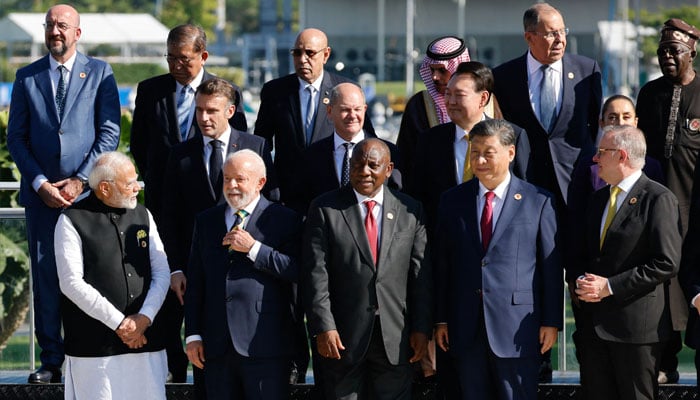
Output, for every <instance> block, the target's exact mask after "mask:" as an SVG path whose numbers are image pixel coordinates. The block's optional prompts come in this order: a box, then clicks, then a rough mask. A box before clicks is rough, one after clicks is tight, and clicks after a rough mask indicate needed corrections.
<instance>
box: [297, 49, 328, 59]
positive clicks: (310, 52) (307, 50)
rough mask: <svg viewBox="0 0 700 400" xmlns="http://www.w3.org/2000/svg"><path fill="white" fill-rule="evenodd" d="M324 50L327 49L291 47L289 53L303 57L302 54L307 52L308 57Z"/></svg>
mask: <svg viewBox="0 0 700 400" xmlns="http://www.w3.org/2000/svg"><path fill="white" fill-rule="evenodd" d="M323 50H326V49H320V50H310V49H290V50H289V53H290V54H291V55H293V56H294V57H301V55H302V54H306V57H307V58H313V56H315V55H316V54H318V53H320V52H322V51H323Z"/></svg>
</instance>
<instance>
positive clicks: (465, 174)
mask: <svg viewBox="0 0 700 400" xmlns="http://www.w3.org/2000/svg"><path fill="white" fill-rule="evenodd" d="M464 140H466V141H467V152H466V154H465V155H464V169H463V170H462V182H466V181H468V180H470V179H472V178H473V177H474V173H473V172H472V166H471V162H469V135H466V134H465V135H464Z"/></svg>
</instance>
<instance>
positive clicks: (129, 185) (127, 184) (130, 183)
mask: <svg viewBox="0 0 700 400" xmlns="http://www.w3.org/2000/svg"><path fill="white" fill-rule="evenodd" d="M104 181H105V182H109V183H112V184H114V185H116V184H117V182H115V181H114V179H105V180H104ZM138 184H139V181H130V182H127V183H126V185H123V186H124V189H126V190H132V189H134V186H136V185H138Z"/></svg>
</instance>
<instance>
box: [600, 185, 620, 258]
mask: <svg viewBox="0 0 700 400" xmlns="http://www.w3.org/2000/svg"><path fill="white" fill-rule="evenodd" d="M618 193H620V188H619V187H617V186H613V187H612V189H610V204H608V215H606V216H605V223H604V224H603V232H602V233H601V234H600V247H601V248H603V242H604V241H605V234H606V233H608V228H609V227H610V223H611V222H612V220H613V218H615V213H616V212H617V195H618Z"/></svg>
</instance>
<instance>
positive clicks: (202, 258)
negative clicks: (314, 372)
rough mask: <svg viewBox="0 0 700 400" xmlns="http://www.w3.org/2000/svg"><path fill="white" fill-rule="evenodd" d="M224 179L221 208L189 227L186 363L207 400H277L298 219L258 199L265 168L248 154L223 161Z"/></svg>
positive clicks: (281, 392)
mask: <svg viewBox="0 0 700 400" xmlns="http://www.w3.org/2000/svg"><path fill="white" fill-rule="evenodd" d="M223 174H224V195H225V197H226V202H227V203H228V204H227V205H219V206H216V207H214V208H211V209H209V210H206V211H204V212H203V213H201V214H199V215H198V217H197V220H196V222H195V230H194V236H193V239H192V254H191V257H190V260H189V268H188V287H187V291H186V292H185V315H186V317H185V333H186V336H187V338H186V342H187V356H188V358H189V359H190V361H191V362H192V364H194V365H196V366H197V367H199V368H204V376H205V382H206V388H207V398H209V399H267V400H277V399H284V398H287V397H289V373H290V366H291V358H292V357H293V356H294V337H293V335H289V334H288V332H290V331H292V329H293V325H294V316H293V311H292V303H293V301H294V295H293V290H292V284H293V283H295V282H297V281H298V276H299V269H298V265H297V255H298V252H299V249H300V247H301V243H300V239H301V229H302V218H301V216H300V215H298V214H297V213H295V212H293V211H292V210H290V209H287V208H285V207H283V206H281V205H279V204H277V203H272V202H270V201H268V200H267V199H266V198H265V197H264V196H262V195H260V190H262V188H263V186H264V185H265V163H264V162H263V160H262V158H260V156H258V155H257V154H256V153H255V152H253V151H252V150H248V149H244V150H240V151H237V152H235V153H233V154H232V155H230V156H229V157H228V158H227V159H226V163H225V164H224V170H223ZM205 366H206V367H205Z"/></svg>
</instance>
